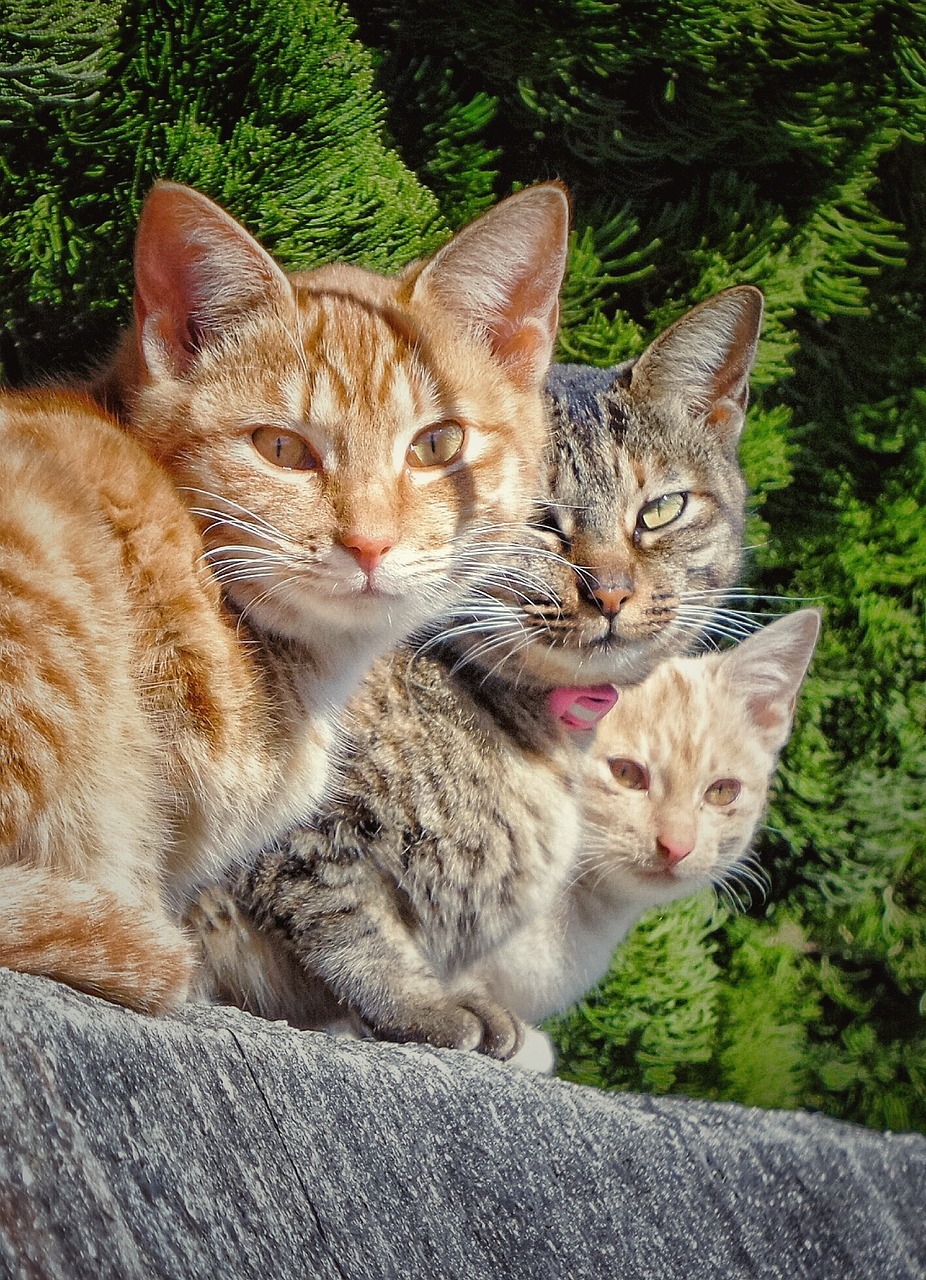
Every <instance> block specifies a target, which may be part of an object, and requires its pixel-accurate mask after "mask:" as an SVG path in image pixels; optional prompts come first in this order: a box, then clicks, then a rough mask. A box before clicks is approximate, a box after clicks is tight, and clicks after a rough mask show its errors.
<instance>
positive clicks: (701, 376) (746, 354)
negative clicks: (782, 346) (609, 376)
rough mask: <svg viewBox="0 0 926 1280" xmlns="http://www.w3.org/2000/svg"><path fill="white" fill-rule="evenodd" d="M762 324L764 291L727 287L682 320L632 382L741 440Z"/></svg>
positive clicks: (652, 349) (651, 350)
mask: <svg viewBox="0 0 926 1280" xmlns="http://www.w3.org/2000/svg"><path fill="white" fill-rule="evenodd" d="M761 325H762V294H761V293H760V292H759V290H758V289H755V288H753V286H752V285H737V286H736V287H735V288H733V289H724V291H723V292H722V293H717V294H714V296H713V297H712V298H708V299H706V301H704V302H702V303H700V304H699V305H698V306H696V307H694V308H693V309H692V310H691V311H689V312H687V313H686V314H685V315H683V316H682V317H681V318H680V319H679V320H676V322H675V324H673V325H672V326H671V327H670V328H668V329H667V330H666V331H665V333H663V334H661V335H660V336H659V337H658V338H657V339H656V340H655V342H653V343H651V344H650V346H649V347H647V349H646V350H645V351H644V352H643V355H642V356H640V358H639V360H638V361H637V362H636V364H635V365H634V367H633V371H632V374H631V380H630V385H631V388H632V389H633V390H639V391H640V392H641V393H642V394H643V395H645V396H646V397H647V398H648V399H652V400H657V401H659V400H662V401H669V402H672V403H674V404H680V405H681V406H682V407H683V408H684V410H685V412H686V413H688V414H690V415H692V416H693V417H695V418H698V419H700V420H701V421H703V422H704V423H705V424H707V425H709V426H713V427H717V428H719V429H720V430H721V431H723V432H724V433H725V434H727V435H729V436H731V437H732V438H734V439H735V438H737V437H738V436H739V433H740V431H741V430H742V427H743V421H744V419H745V415H746V404H747V401H748V399H749V374H750V371H751V369H752V365H753V361H754V360H755V357H756V346H757V344H758V341H759V330H760V328H761Z"/></svg>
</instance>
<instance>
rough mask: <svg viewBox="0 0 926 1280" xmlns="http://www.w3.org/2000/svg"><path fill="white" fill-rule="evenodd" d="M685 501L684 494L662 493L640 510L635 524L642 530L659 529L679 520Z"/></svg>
mask: <svg viewBox="0 0 926 1280" xmlns="http://www.w3.org/2000/svg"><path fill="white" fill-rule="evenodd" d="M687 501H688V495H687V494H686V493H664V494H663V495H662V497H661V498H654V499H653V501H652V502H648V503H647V504H646V506H645V507H643V508H642V509H641V511H640V514H639V516H638V517H637V524H638V525H642V527H643V528H644V529H661V528H662V527H663V526H664V525H667V524H671V523H672V521H673V520H677V519H678V518H679V516H680V515H681V514H682V512H683V511H684V510H685V503H686V502H687Z"/></svg>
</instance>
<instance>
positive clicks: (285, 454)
mask: <svg viewBox="0 0 926 1280" xmlns="http://www.w3.org/2000/svg"><path fill="white" fill-rule="evenodd" d="M251 440H252V441H253V443H254V448H255V449H256V450H257V452H258V453H259V454H260V456H261V457H262V458H266V460H267V461H268V462H272V463H273V465H274V466H275V467H283V468H284V470H286V471H314V470H315V469H316V468H317V467H318V465H319V464H318V458H316V456H315V454H314V453H313V452H312V450H311V449H310V448H309V446H308V445H307V444H306V442H305V441H304V440H303V438H302V436H300V435H298V434H297V433H296V432H295V431H282V430H279V429H278V428H276V427H258V428H257V430H256V431H254V432H252V433H251Z"/></svg>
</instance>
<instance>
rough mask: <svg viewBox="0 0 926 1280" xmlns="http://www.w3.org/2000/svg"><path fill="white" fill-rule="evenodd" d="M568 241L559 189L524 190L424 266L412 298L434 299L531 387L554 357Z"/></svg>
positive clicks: (518, 380) (552, 186)
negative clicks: (481, 339) (428, 296)
mask: <svg viewBox="0 0 926 1280" xmlns="http://www.w3.org/2000/svg"><path fill="white" fill-rule="evenodd" d="M568 244H569V199H568V197H567V195H566V192H565V190H564V189H563V188H562V187H561V186H559V184H558V183H554V182H546V183H542V184H540V185H539V186H536V187H528V188H526V189H525V190H524V191H519V192H518V193H517V194H516V195H513V196H509V197H508V199H507V200H503V201H501V203H500V204H497V205H496V206H495V207H494V208H493V209H490V210H489V211H488V213H484V214H483V215H482V217H481V218H477V219H476V221H475V222H471V223H470V224H469V226H466V227H464V228H463V230H462V231H459V232H458V233H457V234H456V235H455V236H454V237H453V239H452V240H450V241H448V243H447V244H445V245H444V247H443V248H442V249H440V250H439V251H438V252H437V254H435V256H434V257H433V258H432V259H431V260H430V261H429V262H428V263H426V265H425V266H424V268H423V270H422V271H421V273H420V274H419V276H418V278H417V280H416V282H415V287H414V290H413V292H412V298H416V297H422V296H424V295H431V296H432V297H436V298H437V300H438V302H439V304H440V305H441V306H442V307H443V308H445V309H446V310H447V311H450V312H452V313H453V314H455V315H456V316H457V317H459V319H461V320H462V321H463V322H464V324H466V325H467V326H468V327H469V328H470V329H471V330H473V331H475V332H476V333H479V334H481V335H482V336H483V337H484V338H485V339H486V340H487V341H488V343H489V346H490V347H491V349H492V351H493V352H494V354H495V356H496V357H497V358H498V359H499V360H500V361H501V363H502V364H503V365H505V367H506V368H507V370H508V372H509V375H510V377H511V378H512V380H513V381H514V382H515V383H516V384H517V385H518V386H520V387H521V388H523V389H524V390H532V389H534V388H535V387H537V386H539V385H540V384H541V383H542V381H543V378H544V376H545V375H546V372H547V366H548V365H549V363H550V359H551V357H552V355H553V343H554V342H555V340H556V327H557V324H558V322H559V291H560V287H561V285H562V282H563V273H564V272H565V270H566V253H567V249H568Z"/></svg>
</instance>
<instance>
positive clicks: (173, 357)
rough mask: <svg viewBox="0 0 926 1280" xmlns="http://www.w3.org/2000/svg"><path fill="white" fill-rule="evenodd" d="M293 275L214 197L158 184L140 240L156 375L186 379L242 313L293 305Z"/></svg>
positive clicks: (145, 332) (140, 275)
mask: <svg viewBox="0 0 926 1280" xmlns="http://www.w3.org/2000/svg"><path fill="white" fill-rule="evenodd" d="M291 299H292V290H291V289H290V286H289V283H288V281H287V279H286V276H285V275H284V274H283V272H282V271H281V270H280V268H279V267H278V266H277V264H276V263H275V262H274V261H273V259H272V258H271V257H270V255H269V253H267V251H266V250H265V249H263V248H261V246H260V245H259V244H258V243H257V241H256V240H255V239H254V237H253V236H252V235H251V234H250V233H249V232H247V231H245V229H244V227H242V226H241V225H240V224H239V223H237V222H236V221H235V220H234V218H232V217H231V216H230V215H229V214H227V213H226V212H225V210H224V209H220V208H219V206H218V205H217V204H215V203H213V201H212V200H210V199H209V198H208V196H204V195H202V193H201V192H199V191H194V190H193V189H192V187H184V186H181V185H179V184H178V183H175V182H158V183H157V184H156V185H155V186H154V187H153V188H152V190H151V192H150V193H149V195H148V198H147V199H146V200H145V203H144V205H143V206H142V211H141V218H140V221H139V224H138V233H137V235H136V239H135V319H136V325H137V331H138V342H139V347H140V350H141V355H142V359H143V360H144V362H145V364H146V366H147V368H148V370H149V372H150V373H152V374H154V375H156V376H157V375H161V376H168V377H182V376H183V374H185V373H186V372H187V370H188V369H189V368H190V367H191V365H192V364H193V363H194V362H195V360H196V357H197V355H198V353H199V351H200V350H201V349H202V348H203V347H204V346H205V345H206V344H207V343H208V342H209V341H210V339H211V338H214V337H216V336H218V335H219V334H220V333H222V332H223V331H224V330H226V329H227V328H228V327H229V326H230V325H231V324H232V323H233V322H234V320H235V319H236V318H237V317H239V316H240V315H241V314H242V313H245V312H247V311H250V310H253V309H254V308H257V307H262V306H275V305H279V304H281V303H286V302H289V303H290V305H291Z"/></svg>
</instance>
